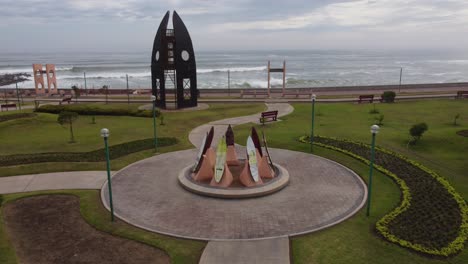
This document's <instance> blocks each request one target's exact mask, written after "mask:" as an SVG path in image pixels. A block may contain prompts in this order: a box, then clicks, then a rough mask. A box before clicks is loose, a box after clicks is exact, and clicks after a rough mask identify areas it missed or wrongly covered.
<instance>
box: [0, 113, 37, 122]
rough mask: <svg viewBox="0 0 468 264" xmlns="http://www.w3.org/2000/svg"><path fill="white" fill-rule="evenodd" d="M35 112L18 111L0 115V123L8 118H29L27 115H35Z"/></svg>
mask: <svg viewBox="0 0 468 264" xmlns="http://www.w3.org/2000/svg"><path fill="white" fill-rule="evenodd" d="M35 116H36V114H33V113H18V114H11V115H0V123H1V122H5V121H9V120H14V119H20V118H29V117H35Z"/></svg>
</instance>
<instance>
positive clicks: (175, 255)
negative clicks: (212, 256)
mask: <svg viewBox="0 0 468 264" xmlns="http://www.w3.org/2000/svg"><path fill="white" fill-rule="evenodd" d="M43 194H69V195H75V196H78V197H79V198H80V211H81V215H82V216H83V218H84V219H85V220H86V222H88V223H89V224H90V225H91V226H93V227H94V228H96V229H98V230H100V231H103V232H107V233H110V234H113V235H116V236H120V237H123V238H127V239H131V240H136V241H139V242H142V243H145V244H148V245H150V246H153V247H157V248H160V249H162V250H164V251H165V252H166V253H167V254H168V255H169V256H170V258H171V263H198V260H199V258H200V256H201V253H202V251H203V248H204V247H205V245H206V243H205V242H201V241H194V240H185V239H177V238H172V237H168V236H164V235H159V234H156V233H151V232H147V231H144V230H142V229H139V228H136V227H134V226H131V225H128V224H126V223H124V222H122V221H119V220H117V221H116V222H111V221H110V216H109V211H107V210H106V209H105V208H104V207H103V206H102V203H101V200H100V195H99V191H97V190H96V191H94V190H93V191H81V190H70V191H50V192H33V193H21V194H9V195H5V196H4V204H5V203H7V202H11V201H14V200H16V199H21V198H25V197H30V196H34V195H43ZM0 223H1V225H0V263H16V256H15V253H14V250H13V248H12V245H11V244H10V243H9V241H8V237H7V235H6V232H5V230H4V225H3V217H1V211H0Z"/></svg>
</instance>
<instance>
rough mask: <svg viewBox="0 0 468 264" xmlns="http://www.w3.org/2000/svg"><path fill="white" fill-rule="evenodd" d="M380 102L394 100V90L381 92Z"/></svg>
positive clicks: (391, 101)
mask: <svg viewBox="0 0 468 264" xmlns="http://www.w3.org/2000/svg"><path fill="white" fill-rule="evenodd" d="M381 97H382V103H393V102H395V97H396V93H395V92H394V91H385V92H383V93H382V96H381Z"/></svg>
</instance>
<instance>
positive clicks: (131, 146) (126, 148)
mask: <svg viewBox="0 0 468 264" xmlns="http://www.w3.org/2000/svg"><path fill="white" fill-rule="evenodd" d="M153 140H154V139H153V138H148V139H142V140H135V141H130V142H126V143H123V144H118V145H114V146H110V147H109V155H110V158H111V159H116V158H120V157H122V156H125V155H128V154H131V153H135V152H139V151H142V150H147V149H152V148H154V145H153V144H154V143H153V142H154V141H153ZM176 143H177V139H176V138H172V137H162V138H158V146H159V147H165V146H171V145H174V144H176ZM105 160H106V158H105V153H104V148H102V149H98V150H94V151H89V152H49V153H34V154H16V155H5V156H0V166H13V165H21V164H30V163H41V162H99V161H105Z"/></svg>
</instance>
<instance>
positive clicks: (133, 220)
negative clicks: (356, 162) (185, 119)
mask: <svg viewBox="0 0 468 264" xmlns="http://www.w3.org/2000/svg"><path fill="white" fill-rule="evenodd" d="M237 148H240V147H239V146H237ZM241 153H242V151H241ZM244 153H245V152H244ZM270 153H271V156H272V159H273V162H275V163H278V164H280V165H281V166H283V167H284V168H286V169H287V170H288V171H289V175H290V183H289V185H288V186H286V187H285V188H284V189H282V190H281V191H279V192H277V193H274V194H271V195H268V196H264V197H259V198H248V199H238V200H235V199H220V198H210V197H204V196H200V195H197V194H194V193H191V192H189V191H187V190H185V189H183V188H182V187H181V186H180V185H179V183H178V179H177V177H178V175H179V172H180V171H181V170H182V169H184V168H185V167H186V166H187V165H190V164H192V163H193V162H194V161H195V157H196V154H197V151H196V150H195V149H191V150H184V151H177V152H171V153H167V154H161V155H158V156H154V157H152V158H149V159H146V160H143V161H140V162H137V163H134V164H132V165H130V166H128V167H126V168H124V169H123V170H121V171H119V172H117V173H116V174H115V175H114V177H113V178H112V188H113V189H112V190H113V196H114V197H113V198H114V199H113V201H114V210H115V213H116V215H117V216H118V217H119V218H121V219H123V220H125V221H127V222H129V223H130V224H132V225H136V226H139V227H141V228H144V229H147V230H150V231H154V232H157V233H163V234H169V235H173V236H178V237H186V238H194V239H203V240H216V239H256V238H268V237H277V236H287V235H288V236H290V235H298V234H303V233H309V232H313V231H316V230H319V229H322V228H325V227H328V226H331V225H334V224H337V223H339V222H341V221H343V220H345V219H347V218H349V217H350V216H352V215H353V214H354V213H355V212H356V211H357V210H359V209H360V208H361V207H362V206H363V204H364V202H365V199H366V193H367V190H366V187H365V184H364V182H363V181H362V180H361V179H360V178H359V176H357V175H356V174H355V173H354V172H352V171H350V170H349V169H347V168H345V167H343V166H341V165H339V164H337V163H335V162H333V161H330V160H327V159H324V158H321V157H317V156H314V155H310V154H307V153H301V152H294V151H288V150H281V149H270ZM107 190H108V187H107V184H106V185H105V186H103V188H102V197H103V201H104V204H105V206H106V207H109V202H108V199H109V198H108V191H107Z"/></svg>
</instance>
